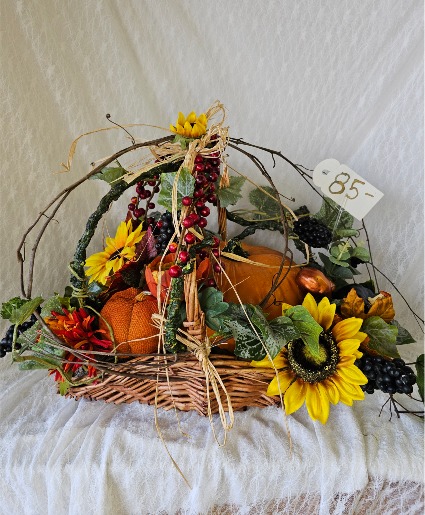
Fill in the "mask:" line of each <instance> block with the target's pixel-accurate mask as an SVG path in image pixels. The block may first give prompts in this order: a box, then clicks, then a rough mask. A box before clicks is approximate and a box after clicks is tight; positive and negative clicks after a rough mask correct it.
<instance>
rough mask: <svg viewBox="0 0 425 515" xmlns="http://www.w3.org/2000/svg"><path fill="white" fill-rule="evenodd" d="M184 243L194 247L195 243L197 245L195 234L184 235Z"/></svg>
mask: <svg viewBox="0 0 425 515" xmlns="http://www.w3.org/2000/svg"><path fill="white" fill-rule="evenodd" d="M184 241H185V242H186V243H187V244H188V245H192V244H193V243H195V241H196V236H195V235H194V234H192V233H191V232H188V233H186V234H185V235H184Z"/></svg>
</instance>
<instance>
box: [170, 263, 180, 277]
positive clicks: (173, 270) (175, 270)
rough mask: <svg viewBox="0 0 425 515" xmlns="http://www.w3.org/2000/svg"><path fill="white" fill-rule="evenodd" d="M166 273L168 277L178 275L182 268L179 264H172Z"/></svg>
mask: <svg viewBox="0 0 425 515" xmlns="http://www.w3.org/2000/svg"><path fill="white" fill-rule="evenodd" d="M168 273H169V274H170V277H180V276H181V275H182V269H181V268H180V267H179V265H173V266H170V268H169V269H168Z"/></svg>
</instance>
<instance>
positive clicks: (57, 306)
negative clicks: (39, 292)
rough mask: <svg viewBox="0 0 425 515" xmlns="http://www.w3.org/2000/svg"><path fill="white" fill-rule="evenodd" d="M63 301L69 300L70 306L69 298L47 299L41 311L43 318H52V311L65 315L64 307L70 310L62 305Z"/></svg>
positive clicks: (56, 297)
mask: <svg viewBox="0 0 425 515" xmlns="http://www.w3.org/2000/svg"><path fill="white" fill-rule="evenodd" d="M63 299H68V305H69V298H68V297H60V296H59V295H54V296H53V297H50V298H49V299H47V300H46V302H45V303H44V304H43V307H42V309H41V316H42V317H43V318H46V317H51V316H52V311H56V312H57V313H60V314H63V311H62V306H63V307H64V308H66V309H69V307H68V305H67V304H63V303H62V301H63Z"/></svg>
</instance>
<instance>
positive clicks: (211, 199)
mask: <svg viewBox="0 0 425 515" xmlns="http://www.w3.org/2000/svg"><path fill="white" fill-rule="evenodd" d="M208 202H211V203H212V204H214V202H217V195H215V194H214V193H213V194H212V195H208Z"/></svg>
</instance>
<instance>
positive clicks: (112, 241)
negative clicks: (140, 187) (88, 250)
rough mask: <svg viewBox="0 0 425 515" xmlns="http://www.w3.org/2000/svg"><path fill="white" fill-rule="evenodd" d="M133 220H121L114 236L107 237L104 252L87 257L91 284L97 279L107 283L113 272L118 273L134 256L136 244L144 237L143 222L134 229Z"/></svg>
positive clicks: (87, 273)
mask: <svg viewBox="0 0 425 515" xmlns="http://www.w3.org/2000/svg"><path fill="white" fill-rule="evenodd" d="M131 229H132V222H131V220H129V221H128V222H127V223H126V222H121V223H120V224H119V226H118V229H117V232H116V234H115V237H114V238H110V237H108V238H106V240H105V242H106V247H105V250H104V251H103V252H98V253H97V254H92V255H91V256H90V257H89V258H87V259H86V263H85V266H86V267H88V270H86V275H87V276H88V277H90V280H89V284H90V283H91V282H93V281H97V282H98V283H100V284H106V282H107V280H108V277H109V276H110V274H111V272H112V273H116V272H118V270H120V269H121V268H122V267H123V265H124V264H125V263H126V262H127V261H130V260H131V259H133V258H134V256H135V254H136V244H137V243H139V241H140V240H141V239H142V238H143V236H144V234H145V232H142V224H140V225H139V226H138V227H137V229H136V230H135V231H132V230H131Z"/></svg>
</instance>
